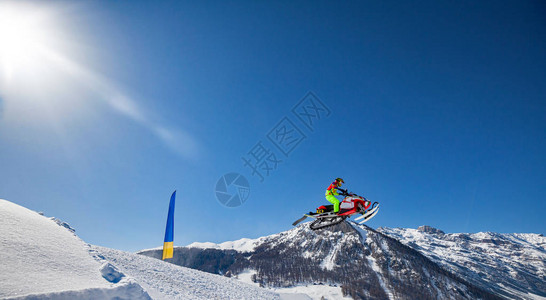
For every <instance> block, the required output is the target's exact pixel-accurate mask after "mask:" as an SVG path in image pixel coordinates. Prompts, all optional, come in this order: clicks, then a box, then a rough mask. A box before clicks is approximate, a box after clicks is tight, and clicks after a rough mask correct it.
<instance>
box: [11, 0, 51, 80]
mask: <svg viewBox="0 0 546 300" xmlns="http://www.w3.org/2000/svg"><path fill="white" fill-rule="evenodd" d="M49 21H50V18H48V15H47V13H46V11H44V10H42V9H39V8H37V7H34V6H31V5H28V4H20V3H16V2H4V3H0V67H1V68H2V71H3V75H4V76H5V77H6V78H7V79H10V78H12V77H13V76H14V75H15V73H17V72H23V73H25V72H32V71H34V70H35V69H36V68H39V67H40V66H41V64H42V63H43V61H44V58H43V55H44V53H45V52H46V51H50V50H49V49H51V48H52V46H53V44H54V43H53V41H54V38H55V31H54V30H53V28H51V24H50V22H49Z"/></svg>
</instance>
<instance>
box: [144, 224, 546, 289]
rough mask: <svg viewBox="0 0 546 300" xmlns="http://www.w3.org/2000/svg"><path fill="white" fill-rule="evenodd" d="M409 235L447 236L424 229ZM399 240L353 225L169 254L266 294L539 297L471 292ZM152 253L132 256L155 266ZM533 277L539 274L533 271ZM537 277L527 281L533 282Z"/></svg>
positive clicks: (453, 273)
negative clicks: (329, 290) (318, 291)
mask: <svg viewBox="0 0 546 300" xmlns="http://www.w3.org/2000/svg"><path fill="white" fill-rule="evenodd" d="M414 230H415V229H414ZM415 231H417V230H415ZM417 232H420V233H421V234H423V235H427V236H429V235H431V236H439V237H440V236H448V237H449V236H450V235H449V234H445V233H443V232H442V231H441V230H438V229H435V228H433V227H430V226H429V227H423V228H421V230H420V231H417ZM537 236H538V235H537ZM399 239H400V236H396V235H394V234H392V233H391V232H388V231H386V230H385V229H381V228H378V230H374V229H372V228H370V227H367V226H364V225H362V226H360V225H357V224H354V223H342V224H339V225H336V226H334V227H332V228H327V229H323V230H318V231H312V230H310V229H309V228H308V224H300V225H299V226H297V227H295V228H292V229H290V230H287V231H284V232H281V233H277V234H273V235H270V236H264V237H260V238H257V239H245V240H244V242H245V243H244V244H245V247H246V250H248V249H252V251H239V250H238V249H237V247H234V246H233V245H236V244H237V243H236V242H224V243H221V244H213V243H192V244H190V245H188V246H186V247H175V257H174V258H173V260H172V261H171V262H172V263H175V264H180V265H184V266H187V267H190V268H196V269H200V270H206V271H208V272H212V273H217V274H222V275H224V276H232V277H237V276H239V275H240V274H242V273H244V272H249V270H250V272H251V273H252V274H253V275H252V278H251V279H252V282H254V283H255V284H257V285H260V286H263V287H269V288H281V287H282V288H287V287H295V286H301V285H312V284H323V285H330V286H333V287H336V286H337V287H338V288H340V289H341V291H342V294H343V295H345V296H350V297H353V298H355V299H361V298H368V299H386V298H390V299H415V298H419V299H437V298H451V299H478V298H480V299H503V298H507V297H508V298H516V299H540V298H541V297H543V296H542V293H543V292H544V290H545V289H546V288H543V287H542V286H540V285H537V288H535V289H532V290H530V291H527V290H522V287H521V286H518V285H513V286H511V287H509V288H507V289H504V290H503V289H501V288H498V287H496V286H494V285H492V284H490V285H487V284H481V283H480V284H477V283H476V278H474V277H468V276H467V274H466V273H459V272H457V270H456V269H450V268H448V267H446V265H445V264H444V263H442V262H441V261H439V260H437V259H436V260H435V259H433V257H431V256H430V253H428V252H424V253H423V252H421V251H420V249H419V248H417V247H412V246H414V245H413V244H410V243H409V242H406V241H405V240H403V239H402V240H399ZM240 241H241V240H240ZM249 245H251V247H249ZM222 246H223V247H224V248H226V249H222ZM227 248H229V249H227ZM159 252H160V250H157V249H156V250H147V251H140V252H138V253H139V254H143V255H148V256H151V257H156V258H157V257H159ZM539 252H540V251H539ZM539 254H540V255H544V251H542V252H540V253H539ZM540 257H542V256H540ZM538 270H542V269H541V267H540V266H539V267H538ZM537 272H538V271H537ZM461 274H462V275H464V276H462V275H461ZM540 274H541V273H540V272H538V273H536V274H535V275H532V276H535V277H536V276H538V278H539V279H540V276H541V275H540ZM527 292H530V293H529V294H527Z"/></svg>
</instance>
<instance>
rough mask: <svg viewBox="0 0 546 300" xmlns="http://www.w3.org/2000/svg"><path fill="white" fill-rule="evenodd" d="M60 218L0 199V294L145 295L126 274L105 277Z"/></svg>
mask: <svg viewBox="0 0 546 300" xmlns="http://www.w3.org/2000/svg"><path fill="white" fill-rule="evenodd" d="M62 224H63V223H60V222H59V224H58V223H57V222H55V220H53V219H48V218H45V217H43V216H41V215H39V214H38V213H36V212H34V211H31V210H28V209H26V208H24V207H21V206H19V205H16V204H13V203H11V202H8V201H5V200H0V298H2V299H10V298H18V299H19V298H20V299H71V298H88V299H91V298H95V299H99V298H103V299H112V298H116V297H118V298H119V299H149V296H148V294H147V293H146V292H145V291H144V290H143V289H142V288H141V287H140V286H139V285H138V284H137V283H135V282H134V281H133V280H132V279H130V278H123V279H121V280H119V281H118V282H117V283H113V282H110V281H108V280H106V279H105V278H104V277H103V276H102V274H101V270H102V271H103V274H106V273H107V268H106V267H105V266H103V264H101V262H99V261H97V260H96V259H94V258H93V257H92V256H91V255H89V251H88V246H87V244H85V243H84V242H83V241H82V240H80V239H79V238H78V237H76V236H75V235H74V233H73V231H71V230H68V228H65V227H69V226H67V225H66V224H64V226H59V225H62ZM113 281H117V280H115V279H114V280H113Z"/></svg>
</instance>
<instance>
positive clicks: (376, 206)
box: [355, 202, 379, 221]
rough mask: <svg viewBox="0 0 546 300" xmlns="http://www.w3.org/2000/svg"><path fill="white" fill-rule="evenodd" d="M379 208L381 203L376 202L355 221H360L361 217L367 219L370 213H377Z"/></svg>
mask: <svg viewBox="0 0 546 300" xmlns="http://www.w3.org/2000/svg"><path fill="white" fill-rule="evenodd" d="M378 209H379V203H377V202H375V203H374V204H373V206H372V209H370V210H368V211H367V212H365V213H363V214H362V216H360V217H358V218H356V219H355V221H358V220H360V219H366V218H367V217H368V216H369V215H371V214H373V213H375V212H376V211H377V210H378Z"/></svg>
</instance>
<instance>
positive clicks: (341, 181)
mask: <svg viewBox="0 0 546 300" xmlns="http://www.w3.org/2000/svg"><path fill="white" fill-rule="evenodd" d="M336 181H337V182H339V183H345V181H343V179H341V178H339V177H338V178H336Z"/></svg>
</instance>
